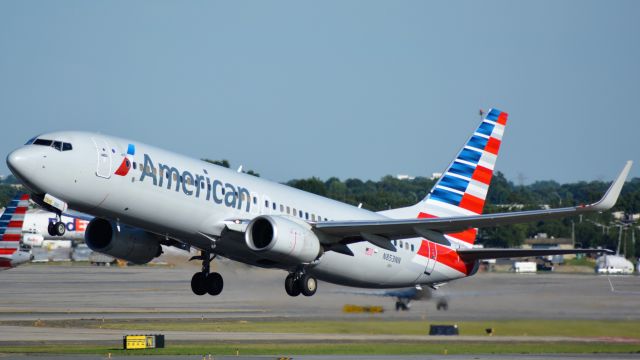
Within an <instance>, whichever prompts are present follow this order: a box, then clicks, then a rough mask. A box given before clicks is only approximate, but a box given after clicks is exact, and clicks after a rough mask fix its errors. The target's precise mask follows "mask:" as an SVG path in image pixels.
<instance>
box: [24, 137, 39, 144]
mask: <svg viewBox="0 0 640 360" xmlns="http://www.w3.org/2000/svg"><path fill="white" fill-rule="evenodd" d="M37 138H38V137H37V136H34V137H32V138H31V139H29V141H27V143H26V144H25V145H31V144H33V142H34V141H36V139H37Z"/></svg>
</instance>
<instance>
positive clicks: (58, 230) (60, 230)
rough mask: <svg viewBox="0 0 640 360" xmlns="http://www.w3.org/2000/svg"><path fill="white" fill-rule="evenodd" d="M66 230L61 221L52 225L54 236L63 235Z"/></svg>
mask: <svg viewBox="0 0 640 360" xmlns="http://www.w3.org/2000/svg"><path fill="white" fill-rule="evenodd" d="M66 230H67V227H66V226H65V224H64V223H63V222H62V221H58V222H57V223H55V224H54V225H53V232H54V233H55V236H62V235H64V233H65V231H66Z"/></svg>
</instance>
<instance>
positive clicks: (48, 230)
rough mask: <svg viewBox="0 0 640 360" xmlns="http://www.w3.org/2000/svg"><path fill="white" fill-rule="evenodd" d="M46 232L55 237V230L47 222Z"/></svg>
mask: <svg viewBox="0 0 640 360" xmlns="http://www.w3.org/2000/svg"><path fill="white" fill-rule="evenodd" d="M47 232H48V233H49V235H51V236H56V233H55V229H54V228H53V223H52V222H49V225H47Z"/></svg>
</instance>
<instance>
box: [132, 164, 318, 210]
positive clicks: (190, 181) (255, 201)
mask: <svg viewBox="0 0 640 360" xmlns="http://www.w3.org/2000/svg"><path fill="white" fill-rule="evenodd" d="M138 168H139V169H140V171H141V172H142V170H144V166H143V165H142V164H141V165H140V166H138V164H137V163H136V162H135V161H134V162H133V169H134V170H135V169H138ZM147 172H153V174H154V175H157V173H158V170H157V169H156V168H153V169H151V167H149V166H147ZM165 175H166V176H165ZM160 176H164V177H166V178H167V179H168V178H169V173H168V172H167V173H165V172H164V171H163V170H162V169H161V170H160ZM172 177H173V181H178V180H180V182H183V181H184V180H183V179H182V175H178V174H177V173H175V172H174V173H173V176H172ZM186 183H187V185H193V179H191V178H189V177H188V178H187V181H186ZM204 185H205V183H204V181H201V182H200V187H201V188H202V189H204ZM207 190H209V191H211V184H207ZM221 190H222V195H224V194H225V192H226V191H225V188H224V187H221ZM235 195H236V196H238V193H237V192H236V193H235ZM241 196H242V201H247V197H246V196H247V195H246V194H242V195H241ZM252 201H253V204H254V205H258V197H256V196H253V199H252ZM269 204H271V209H273V210H274V211H278V209H280V212H281V213H283V214H287V215H292V216H297V217H299V218H301V219H305V220H311V221H322V216H320V215H316V214H313V213H311V214H309V213H308V212H306V211H302V210H298V209H296V208H292V207H291V206H287V205H283V204H280V206H279V207H278V204H276V203H275V202H271V203H270V202H269V200H265V201H264V207H265V208H269ZM324 221H329V219H327V218H324Z"/></svg>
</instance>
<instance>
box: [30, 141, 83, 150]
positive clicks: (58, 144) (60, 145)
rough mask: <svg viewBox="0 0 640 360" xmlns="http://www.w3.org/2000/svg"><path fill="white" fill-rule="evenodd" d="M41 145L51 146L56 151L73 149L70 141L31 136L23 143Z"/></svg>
mask: <svg viewBox="0 0 640 360" xmlns="http://www.w3.org/2000/svg"><path fill="white" fill-rule="evenodd" d="M31 144H33V145H42V146H51V147H52V148H54V149H56V150H58V151H69V150H73V146H71V144H70V143H66V142H62V141H57V140H47V139H37V138H32V139H30V140H29V141H27V143H26V144H25V145H31Z"/></svg>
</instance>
